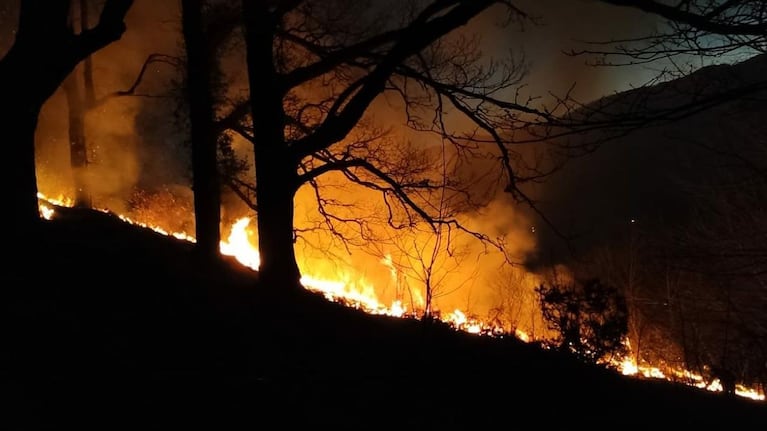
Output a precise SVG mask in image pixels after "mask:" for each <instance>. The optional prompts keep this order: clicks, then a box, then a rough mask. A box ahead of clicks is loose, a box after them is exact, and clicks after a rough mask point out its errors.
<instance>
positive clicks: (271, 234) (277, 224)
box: [255, 149, 300, 287]
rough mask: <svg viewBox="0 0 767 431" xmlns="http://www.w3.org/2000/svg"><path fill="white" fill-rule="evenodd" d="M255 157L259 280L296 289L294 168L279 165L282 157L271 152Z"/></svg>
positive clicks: (297, 279) (287, 164) (298, 275)
mask: <svg viewBox="0 0 767 431" xmlns="http://www.w3.org/2000/svg"><path fill="white" fill-rule="evenodd" d="M262 150H263V149H262ZM255 158H256V184H257V185H256V187H257V195H256V204H257V206H258V250H259V252H260V253H261V266H260V267H259V277H260V279H261V280H262V281H264V283H266V284H268V285H270V286H272V287H281V286H282V285H284V286H287V287H296V286H298V285H299V284H298V283H299V280H300V273H299V270H298V264H297V262H296V255H295V250H294V249H293V244H294V233H293V198H294V195H295V192H294V190H295V182H296V178H295V177H296V175H295V168H294V167H293V166H291V165H290V164H289V163H285V162H278V161H277V160H278V158H279V156H277V155H275V154H273V153H270V152H269V151H256V155H255ZM259 160H261V161H260V162H259ZM258 184H262V185H267V186H266V187H264V186H259V185H258Z"/></svg>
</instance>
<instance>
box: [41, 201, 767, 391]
mask: <svg viewBox="0 0 767 431" xmlns="http://www.w3.org/2000/svg"><path fill="white" fill-rule="evenodd" d="M39 197H40V199H41V200H40V213H41V215H42V216H43V217H44V218H45V219H52V218H55V215H56V213H55V207H56V206H65V207H67V206H71V200H68V199H66V198H64V197H59V198H57V199H51V198H48V197H46V196H44V195H40V196H39ZM118 217H119V218H120V219H121V220H123V221H124V222H127V223H130V224H132V225H137V226H141V227H144V228H147V229H151V230H153V231H155V232H158V233H160V234H162V235H166V236H172V237H175V238H177V239H181V240H184V241H188V242H194V241H195V239H194V237H193V236H191V235H189V234H188V233H185V232H172V231H167V230H165V229H162V228H160V227H159V226H157V225H153V224H149V223H144V222H142V221H138V220H134V219H132V218H129V217H126V216H121V215H118ZM251 222H252V219H251V218H249V217H242V218H239V219H237V220H236V221H235V222H234V223H233V224H232V226H231V227H230V228H229V229H228V232H229V233H228V235H227V237H226V239H224V240H222V242H221V248H220V249H221V253H222V254H223V255H226V256H231V257H233V258H235V259H236V260H237V261H238V262H240V263H241V264H242V265H244V266H246V267H248V268H251V269H253V270H256V271H257V270H258V267H259V264H260V256H259V253H258V250H257V249H256V247H255V246H254V245H253V244H254V243H255V241H254V237H255V235H256V232H255V231H254V230H253V228H252V227H251V226H250V225H251ZM392 270H393V269H392ZM301 283H302V284H303V286H304V287H305V288H306V289H307V290H309V291H312V292H316V293H319V294H321V295H322V296H324V297H325V298H326V299H327V300H329V301H332V302H335V303H340V304H343V305H344V306H347V307H351V308H355V309H359V310H361V311H364V312H365V313H368V314H373V315H385V316H391V317H397V318H410V319H420V318H422V317H423V314H422V311H421V310H417V309H408V308H407V307H406V306H405V305H404V304H403V303H402V301H400V300H394V301H391V302H390V303H388V304H387V303H384V302H383V301H381V300H380V299H379V297H378V295H377V293H376V288H375V286H373V285H372V284H371V283H369V282H367V281H365V279H364V277H359V276H356V275H355V274H352V273H348V272H347V273H339V274H337V276H336V277H335V278H332V279H331V278H327V277H322V276H320V275H316V274H314V275H313V274H311V273H307V272H305V273H304V276H303V277H302V279H301ZM430 318H431V319H436V320H438V321H441V322H443V323H445V324H447V325H449V326H450V327H452V328H454V329H455V330H458V331H462V332H466V333H469V334H476V335H482V336H488V337H498V338H504V337H513V338H515V339H518V340H520V341H523V342H526V343H527V342H531V341H542V340H534V339H532V337H530V335H529V334H527V333H526V332H524V331H522V330H519V329H516V330H514V331H513V332H512V333H510V332H509V331H507V330H506V329H505V328H503V327H501V326H499V325H494V324H491V323H488V322H486V321H483V320H482V319H480V318H477V317H470V316H468V315H467V314H466V313H465V312H464V311H462V310H460V309H454V310H453V311H451V312H448V313H442V312H440V311H435V312H434V313H433V314H432V315H431V316H430ZM626 346H627V351H628V352H629V353H628V354H627V355H626V356H625V357H620V358H610V359H607V360H604V361H601V363H602V365H605V366H606V367H608V368H612V369H616V370H618V371H619V372H620V373H622V374H623V375H628V376H637V377H641V378H646V379H659V380H665V381H673V382H681V383H684V384H686V385H689V386H694V387H697V388H700V389H705V390H708V391H713V392H721V391H722V390H723V387H722V384H721V382H720V381H719V380H718V379H713V380H710V381H707V380H706V379H705V378H704V377H703V376H701V375H699V374H696V373H693V372H691V371H688V370H683V369H679V368H674V367H664V368H661V367H657V366H652V365H648V364H642V365H638V364H637V363H636V361H635V360H634V359H632V358H633V356H632V355H631V348H630V345H628V342H626ZM735 393H736V394H737V395H739V396H741V397H744V398H750V399H753V400H765V394H764V393H763V392H761V391H758V390H756V389H754V388H748V387H746V386H743V385H740V384H739V385H737V386H736V389H735Z"/></svg>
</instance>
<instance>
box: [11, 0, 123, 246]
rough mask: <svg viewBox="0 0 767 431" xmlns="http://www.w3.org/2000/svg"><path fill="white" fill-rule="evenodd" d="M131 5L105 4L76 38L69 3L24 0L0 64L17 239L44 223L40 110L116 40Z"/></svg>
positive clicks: (115, 0) (109, 0)
mask: <svg viewBox="0 0 767 431" xmlns="http://www.w3.org/2000/svg"><path fill="white" fill-rule="evenodd" d="M132 4H133V1H132V0H107V1H106V3H104V7H103V9H102V12H101V17H100V19H99V23H98V25H97V26H96V27H95V28H94V29H92V30H90V31H88V32H85V33H83V34H81V35H74V34H73V33H72V31H71V28H70V27H69V26H68V24H67V18H68V16H69V2H67V1H52V2H49V1H40V0H22V1H21V3H20V9H19V26H18V29H17V31H16V33H15V34H16V40H15V41H14V44H13V46H12V47H11V49H10V50H9V51H8V53H7V54H6V55H5V57H3V58H2V59H0V95H2V97H1V98H0V129H2V133H3V134H2V136H3V137H2V138H0V139H2V140H3V141H4V143H5V145H4V151H5V153H4V154H5V156H6V164H5V167H4V169H0V171H1V172H3V177H2V180H3V183H2V184H3V185H4V187H5V188H6V190H7V191H8V193H7V196H5V198H6V199H7V201H6V205H5V207H4V211H5V213H6V214H7V215H9V216H10V220H11V222H12V223H13V227H11V229H12V231H13V234H14V235H16V236H19V235H21V236H24V235H25V234H26V233H28V231H30V230H31V229H33V228H34V227H35V226H36V225H37V224H38V222H39V220H40V212H39V209H38V203H37V176H36V173H35V129H36V127H37V119H38V116H39V114H40V109H41V108H42V106H43V104H44V103H45V101H46V100H48V98H49V97H50V96H51V95H52V94H53V92H54V91H56V89H57V88H58V87H59V86H60V85H61V83H62V81H64V79H65V78H66V77H67V76H68V75H69V74H70V73H71V72H72V70H73V69H74V68H75V66H76V65H77V63H79V62H80V61H81V60H83V59H84V58H85V57H87V56H88V55H90V54H91V53H93V52H95V51H97V50H99V49H101V48H103V47H104V46H106V45H108V44H109V43H111V42H114V41H116V40H118V39H119V38H120V37H121V36H122V34H123V32H124V31H125V24H124V22H123V20H124V18H125V14H126V13H127V12H128V9H130V7H131V5H132Z"/></svg>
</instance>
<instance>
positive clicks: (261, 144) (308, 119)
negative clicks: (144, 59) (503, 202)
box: [222, 0, 549, 284]
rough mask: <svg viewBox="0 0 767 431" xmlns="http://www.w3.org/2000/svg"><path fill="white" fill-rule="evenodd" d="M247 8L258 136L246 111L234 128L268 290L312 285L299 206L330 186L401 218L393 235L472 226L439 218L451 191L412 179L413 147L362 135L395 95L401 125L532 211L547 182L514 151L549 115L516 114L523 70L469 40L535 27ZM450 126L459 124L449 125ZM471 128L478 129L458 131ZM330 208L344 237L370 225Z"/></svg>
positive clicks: (353, 7) (430, 11)
mask: <svg viewBox="0 0 767 431" xmlns="http://www.w3.org/2000/svg"><path fill="white" fill-rule="evenodd" d="M242 5H243V13H244V16H245V30H246V31H245V34H246V45H247V48H246V49H247V64H248V71H249V87H250V103H249V104H248V105H246V106H247V107H249V108H250V111H251V119H252V122H247V121H244V120H242V118H243V117H242V116H241V115H242V113H243V112H244V111H246V109H242V108H239V107H238V108H235V109H233V110H232V115H231V116H228V118H224V119H222V122H223V121H224V120H225V121H228V122H229V123H230V124H231V125H232V129H233V130H236V131H237V132H239V133H241V134H242V135H243V136H244V137H246V138H247V139H248V140H250V141H251V142H252V143H253V149H254V154H255V177H256V178H255V179H256V181H255V188H254V189H252V191H254V192H255V202H254V203H253V207H254V208H255V209H256V211H257V213H258V232H259V234H258V240H259V250H260V252H261V268H260V273H261V277H263V279H266V280H277V281H278V283H280V284H285V283H293V284H296V283H295V282H296V281H297V280H298V279H299V270H298V266H297V264H296V259H295V256H294V250H293V243H294V242H295V241H296V240H297V239H298V237H297V233H296V232H295V231H294V226H293V219H294V204H293V199H294V196H295V194H296V192H297V190H298V189H299V188H300V187H301V186H303V185H308V186H310V187H315V188H316V187H318V179H319V177H321V176H323V175H325V174H330V173H336V174H340V176H342V177H344V178H346V179H348V180H350V181H352V182H355V183H357V184H359V185H362V186H364V187H367V188H369V189H372V190H375V191H376V192H378V193H380V195H381V197H382V198H383V200H384V203H385V207H384V208H385V209H384V211H385V212H388V214H384V215H383V216H382V217H381V218H382V219H384V220H385V221H387V222H389V223H390V224H391V225H393V226H397V225H400V226H402V225H405V226H407V225H411V224H413V223H415V222H416V220H423V221H425V222H426V223H429V224H432V225H433V226H437V225H440V224H452V225H453V226H455V227H457V226H458V225H459V223H458V222H457V221H456V220H455V219H451V218H447V219H441V218H440V217H439V215H438V214H435V213H434V212H433V211H431V210H430V208H431V206H430V205H429V202H430V199H433V198H434V196H433V195H434V193H436V192H437V191H438V190H440V189H441V188H442V185H441V184H439V183H434V182H433V181H432V179H431V178H430V177H429V175H428V174H426V173H425V171H424V170H423V169H422V168H419V167H416V166H412V165H413V160H408V159H407V157H406V156H405V154H406V152H403V151H402V150H401V148H402V147H401V146H400V147H399V148H397V146H396V145H389V144H386V143H383V142H382V141H379V140H378V139H377V138H378V137H380V136H381V135H382V133H380V132H379V134H378V135H377V134H376V133H375V132H370V133H367V134H366V133H363V132H362V130H363V128H362V125H363V124H365V123H366V120H368V119H369V116H367V115H366V114H367V113H369V112H368V111H369V110H370V108H371V105H372V104H373V103H374V102H375V101H377V100H380V99H381V98H382V96H384V95H386V96H387V97H390V98H392V99H391V100H392V101H393V100H394V99H393V98H397V99H398V100H397V102H396V104H397V105H398V106H397V108H398V111H399V113H400V115H402V120H401V124H402V125H407V126H410V127H411V128H413V129H416V130H419V131H423V132H430V133H433V134H436V135H437V136H438V138H439V139H444V140H445V141H446V142H448V143H450V144H451V145H452V146H453V147H454V148H455V149H456V151H457V152H458V153H461V154H462V156H461V157H465V158H467V159H468V158H471V157H483V156H487V157H488V159H490V160H494V162H495V163H497V166H499V167H500V168H502V169H499V170H498V171H499V172H502V174H501V175H498V176H496V177H495V181H496V182H503V183H505V185H506V186H507V187H506V191H508V192H509V193H510V194H512V195H513V196H514V197H515V198H517V199H518V200H519V201H520V202H528V203H529V202H530V200H529V198H528V197H527V195H525V194H524V193H523V192H522V190H521V188H520V184H522V183H524V182H525V181H527V180H531V179H533V178H540V177H541V176H543V175H544V173H543V172H541V171H537V170H536V169H535V168H534V167H531V166H528V165H526V162H527V163H528V164H533V162H531V161H530V160H527V159H525V157H524V156H523V154H522V153H521V152H519V150H518V149H517V148H514V147H512V145H510V144H511V143H512V141H513V140H514V139H513V134H514V133H513V131H514V130H517V131H520V130H521V129H522V128H523V126H522V124H525V125H529V124H530V122H532V120H533V119H534V120H539V121H540V120H541V119H543V118H547V117H548V116H549V113H548V112H546V111H544V110H541V111H537V110H535V109H533V108H532V107H530V106H528V101H527V100H524V101H518V100H516V97H518V94H517V93H515V92H514V91H513V87H514V86H515V84H517V83H519V79H520V78H521V76H522V72H523V68H521V67H520V66H519V65H518V64H515V63H513V62H503V61H497V62H492V61H487V60H486V58H483V57H482V55H481V51H480V45H479V44H478V40H477V39H476V38H471V37H469V36H465V35H460V34H458V33H457V32H456V30H457V29H459V28H461V27H463V26H464V25H466V24H467V23H468V22H470V21H471V20H472V19H474V18H475V17H477V16H478V15H480V14H481V13H483V12H488V11H490V9H491V8H492V7H497V8H498V9H494V10H493V11H495V12H496V13H497V15H501V16H503V15H505V16H507V17H508V19H510V20H520V21H524V20H527V19H528V17H527V16H526V15H525V14H524V12H522V11H521V10H519V9H518V8H516V7H514V5H513V4H512V3H511V2H507V1H491V0H471V1H468V0H450V1H441V0H440V1H409V0H402V1H396V2H393V3H392V2H372V1H362V2H355V1H349V0H336V1H322V2H320V1H309V0H293V1H276V2H266V3H264V2H255V1H243V3H242ZM392 103H395V102H392ZM240 106H242V105H240ZM448 113H450V115H452V116H455V117H456V121H455V122H453V121H452V120H451V121H449V122H448V121H447V120H446V118H445V117H446V115H448ZM463 121H465V124H469V126H467V127H465V128H463V129H462V130H459V129H457V128H453V129H451V125H456V124H460V123H461V122H463ZM416 147H417V146H416ZM424 147H425V145H423V146H421V149H423V148H424ZM480 148H481V149H480ZM408 163H410V166H409V167H408V166H407V165H408ZM418 169H421V170H420V171H419V170H418ZM491 182H492V181H491ZM448 187H450V188H455V187H456V185H455V184H451V185H449V186H448ZM454 192H455V193H458V192H459V191H458V190H454ZM464 192H465V190H464ZM245 194H247V193H243V195H245ZM430 195H431V196H430ZM318 196H320V198H319V199H318V202H317V205H318V208H319V209H320V212H321V214H322V215H323V216H324V217H325V220H326V225H327V226H328V227H329V228H330V229H331V230H332V229H333V228H334V226H336V225H337V224H343V223H352V224H363V223H364V221H363V220H361V218H359V217H350V218H344V217H340V216H337V215H334V214H332V213H331V211H329V207H330V206H331V205H330V204H329V201H328V200H323V198H322V197H321V196H322V195H321V193H318ZM469 200H470V199H469ZM478 236H480V235H478ZM485 239H487V238H485Z"/></svg>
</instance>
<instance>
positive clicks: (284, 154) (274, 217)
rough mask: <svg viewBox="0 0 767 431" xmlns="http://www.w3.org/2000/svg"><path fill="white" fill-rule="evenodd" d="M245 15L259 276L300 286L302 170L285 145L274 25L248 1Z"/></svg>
mask: <svg viewBox="0 0 767 431" xmlns="http://www.w3.org/2000/svg"><path fill="white" fill-rule="evenodd" d="M243 12H244V15H245V30H246V41H247V62H248V81H249V82H248V84H249V86H250V103H251V113H252V117H253V135H254V145H253V148H254V154H255V161H256V207H257V210H258V250H259V253H260V254H261V266H260V267H259V277H260V279H261V280H262V282H263V283H264V285H266V286H269V287H290V288H293V287H295V288H298V287H299V286H300V273H299V270H298V264H297V262H296V256H295V250H294V249H293V243H294V233H293V198H294V196H295V192H296V188H297V186H298V184H297V179H298V178H297V166H296V162H295V160H294V157H293V154H292V152H291V150H290V149H289V148H288V146H287V143H286V142H285V135H284V121H285V113H284V111H283V105H282V103H283V100H282V99H283V95H284V94H283V91H282V89H281V88H280V80H279V75H278V74H277V72H276V71H275V69H274V58H273V54H274V53H273V47H272V43H273V31H274V28H275V26H274V23H273V22H271V17H270V14H269V12H268V10H267V8H266V7H265V6H264V5H262V4H260V2H252V1H247V0H246V1H243Z"/></svg>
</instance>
